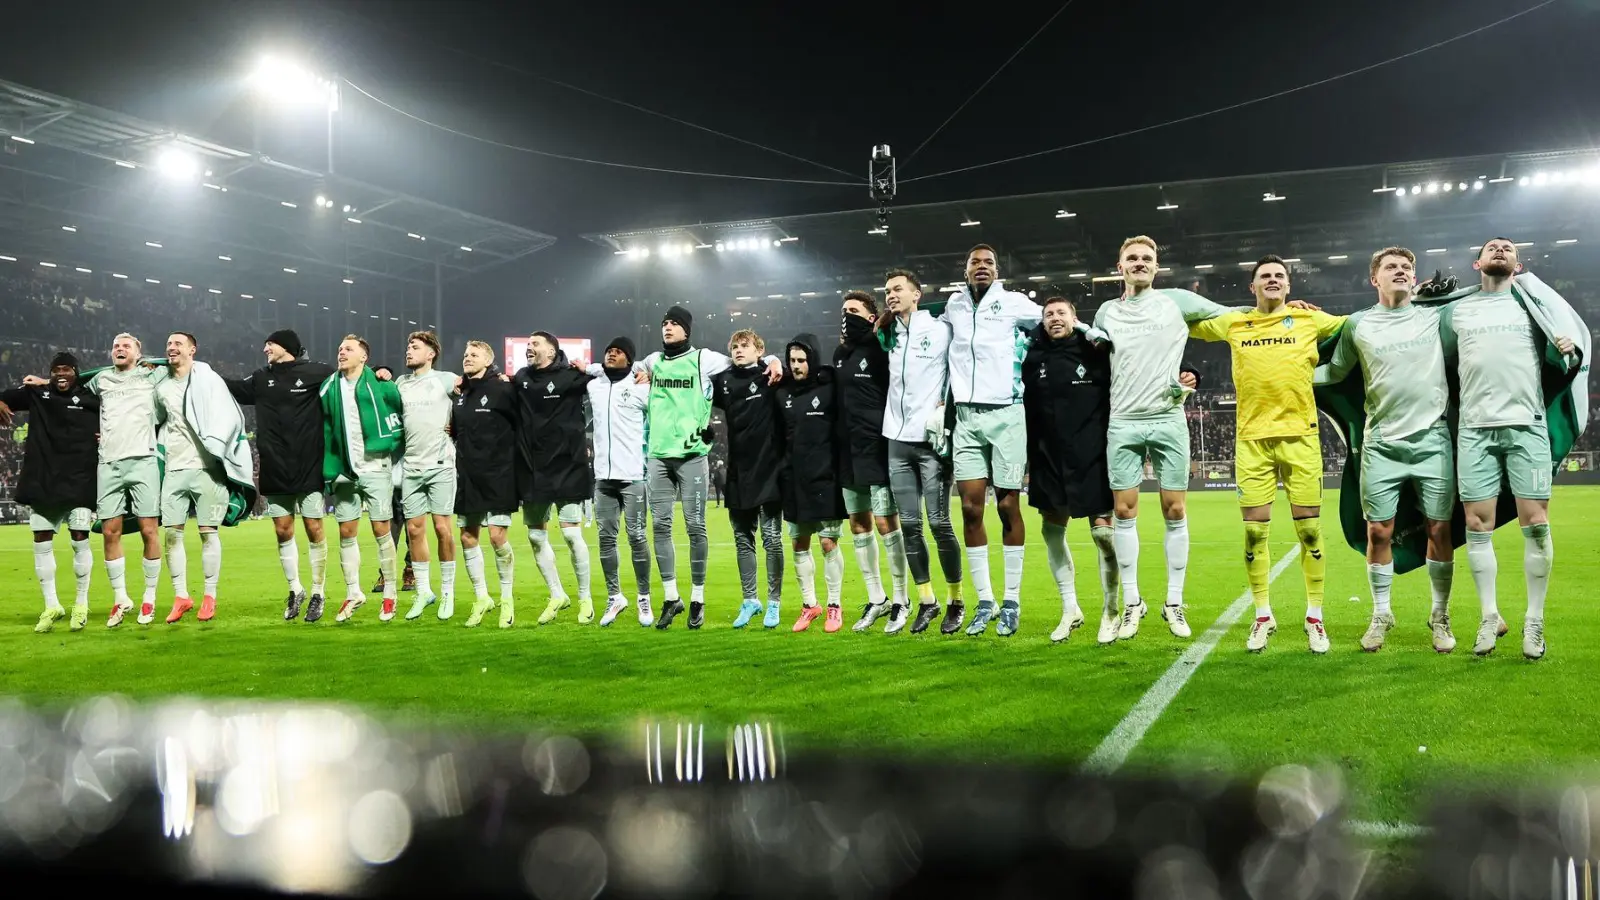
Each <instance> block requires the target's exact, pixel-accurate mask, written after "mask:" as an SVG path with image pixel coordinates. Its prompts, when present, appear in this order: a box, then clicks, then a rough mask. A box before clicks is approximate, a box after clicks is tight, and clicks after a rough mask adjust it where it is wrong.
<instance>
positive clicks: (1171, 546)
mask: <svg viewBox="0 0 1600 900" xmlns="http://www.w3.org/2000/svg"><path fill="white" fill-rule="evenodd" d="M1162 543H1163V544H1164V545H1165V548H1166V551H1167V605H1168V606H1182V605H1183V579H1184V576H1185V575H1186V574H1188V571H1189V520H1188V519H1168V520H1167V536H1166V538H1165V539H1164V540H1163V541H1162Z"/></svg>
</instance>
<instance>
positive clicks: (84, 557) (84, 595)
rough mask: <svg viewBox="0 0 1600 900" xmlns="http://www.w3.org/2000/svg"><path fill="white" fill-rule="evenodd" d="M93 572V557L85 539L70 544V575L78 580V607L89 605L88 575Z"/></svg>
mask: <svg viewBox="0 0 1600 900" xmlns="http://www.w3.org/2000/svg"><path fill="white" fill-rule="evenodd" d="M93 571H94V555H93V554H91V553H90V552H89V541H88V540H87V539H85V540H81V541H73V542H72V574H73V575H75V576H77V579H78V605H79V606H86V605H87V604H88V603H89V574H90V573H91V572H93Z"/></svg>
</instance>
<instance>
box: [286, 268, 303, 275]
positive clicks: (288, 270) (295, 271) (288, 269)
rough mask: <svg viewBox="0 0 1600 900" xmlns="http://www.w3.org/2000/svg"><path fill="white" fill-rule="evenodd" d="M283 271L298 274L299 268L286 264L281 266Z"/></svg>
mask: <svg viewBox="0 0 1600 900" xmlns="http://www.w3.org/2000/svg"><path fill="white" fill-rule="evenodd" d="M283 271H284V272H287V273H288V274H290V275H299V274H300V270H299V269H291V268H289V267H288V266H284V267H283Z"/></svg>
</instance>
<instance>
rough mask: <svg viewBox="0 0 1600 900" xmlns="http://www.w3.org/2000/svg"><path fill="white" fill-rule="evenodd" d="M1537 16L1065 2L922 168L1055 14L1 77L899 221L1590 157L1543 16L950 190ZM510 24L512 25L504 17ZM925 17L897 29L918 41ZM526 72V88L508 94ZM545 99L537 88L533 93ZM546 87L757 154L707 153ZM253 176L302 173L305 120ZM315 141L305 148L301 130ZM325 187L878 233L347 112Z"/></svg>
mask: <svg viewBox="0 0 1600 900" xmlns="http://www.w3.org/2000/svg"><path fill="white" fill-rule="evenodd" d="M1537 2H1538V0H1517V2H1486V0H1405V2H1394V0H1389V2H1365V0H1352V2H1344V3H1339V4H1321V3H1300V2H1283V3H1280V4H1278V5H1277V8H1276V9H1273V8H1272V6H1270V5H1268V4H1260V3H1253V4H1233V3H1176V2H1174V3H1138V4H1134V3H1108V2H1106V0H1074V2H1073V3H1072V4H1071V5H1070V6H1069V7H1068V8H1067V9H1066V10H1065V12H1063V13H1062V14H1061V15H1060V16H1059V17H1058V18H1056V19H1055V21H1054V23H1053V24H1052V25H1051V26H1050V27H1049V28H1048V29H1047V30H1046V31H1044V32H1043V33H1042V34H1041V35H1040V36H1039V37H1038V39H1037V40H1035V41H1034V42H1033V43H1032V44H1031V45H1030V46H1029V47H1028V48H1027V49H1026V50H1025V51H1024V52H1022V53H1021V55H1020V56H1018V57H1017V58H1016V59H1015V60H1014V61H1013V62H1012V63H1011V64H1010V65H1009V66H1008V67H1007V68H1006V69H1005V70H1004V71H1003V72H1002V73H1001V74H1000V75H999V76H998V77H997V78H995V79H994V80H993V82H992V83H991V84H989V86H988V87H987V88H986V89H985V90H984V91H983V92H982V93H980V94H979V95H978V96H977V97H976V98H975V99H974V100H973V101H972V102H971V104H970V105H968V106H967V107H966V108H965V110H963V111H962V112H961V114H960V115H959V116H958V117H957V118H956V119H955V120H954V121H953V122H951V123H950V125H948V126H947V127H945V128H944V130H943V131H942V132H940V133H939V134H938V135H937V137H935V138H934V139H933V140H932V141H931V142H930V143H929V144H928V145H927V146H926V148H925V149H924V150H922V151H921V152H920V153H919V154H917V155H916V156H915V158H913V159H909V160H908V159H907V157H908V156H909V155H910V154H911V152H912V150H913V149H914V148H915V147H916V146H917V145H919V144H921V143H922V142H923V141H924V140H925V139H926V138H927V137H928V136H929V134H930V133H931V132H933V130H934V129H935V128H936V126H938V125H939V123H940V122H941V121H943V120H944V119H945V117H946V116H948V115H949V114H950V113H951V112H952V111H953V110H955V109H956V107H957V106H958V105H959V104H960V103H961V102H962V101H963V100H964V99H966V98H967V96H968V95H969V94H971V93H972V91H973V90H974V89H975V88H976V87H977V86H978V85H979V84H981V83H982V82H983V81H984V80H985V79H986V78H988V77H989V76H990V75H991V74H993V73H994V72H995V70H996V69H997V68H999V67H1000V65H1001V63H1003V62H1004V61H1005V59H1006V57H1008V56H1009V55H1011V54H1012V53H1013V51H1015V50H1016V49H1017V48H1018V47H1019V46H1020V45H1021V44H1022V43H1023V41H1025V40H1026V39H1027V38H1028V36H1029V35H1031V34H1033V33H1034V31H1035V30H1036V29H1038V28H1039V26H1040V25H1042V24H1043V23H1044V22H1045V20H1047V19H1049V18H1050V16H1051V15H1052V14H1054V13H1055V12H1056V11H1057V10H1058V9H1059V4H1058V3H1056V2H1055V0H1039V2H1035V3H1011V2H986V3H981V4H955V3H931V2H924V3H918V4H904V3H903V4H889V3H882V4H873V3H850V4H831V3H820V2H807V3H781V4H763V3H753V2H742V3H707V2H695V3H686V4H665V3H634V4H620V3H606V2H589V3H550V2H529V3H520V4H513V3H510V2H505V3H474V2H466V0H456V2H426V3H425V2H415V3H413V2H325V3H300V2H292V0H276V2H256V0H223V2H218V0H210V2H188V0H164V2H159V3H121V4H106V3H78V2H63V0H55V2H50V3H43V2H39V3H33V4H29V5H28V6H27V8H26V11H25V12H24V11H23V10H22V9H20V6H21V5H20V4H13V9H12V10H11V11H10V12H9V13H8V15H7V22H6V53H5V54H4V55H3V56H0V77H4V78H7V79H9V80H12V81H17V82H21V83H23V84H26V85H30V86H33V87H38V88H41V89H44V90H47V91H51V92H54V93H59V94H64V95H66V96H68V97H71V98H74V99H78V100H84V101H87V102H90V103H95V104H98V105H102V106H107V107H110V108H113V109H117V110H121V111H124V112H127V113H130V114H133V115H137V116H141V117H145V118H149V119H154V120H157V121H161V122H166V123H171V124H173V125H174V126H176V127H178V128H180V129H183V130H186V131H190V132H192V133H196V134H200V135H203V136H210V137H215V138H218V139H221V140H223V141H225V142H233V143H239V144H248V141H249V137H248V136H249V134H250V121H251V119H250V116H251V114H250V112H249V110H250V109H252V108H253V104H252V103H250V102H249V101H248V98H249V94H248V92H247V91H246V88H245V86H244V84H243V76H244V75H245V74H246V73H247V72H248V70H249V69H250V68H251V66H252V64H253V62H254V60H255V59H256V57H257V56H258V55H259V54H260V53H261V52H262V51H263V50H277V51H280V52H282V53H284V54H285V55H292V56H295V57H298V58H299V59H302V60H304V61H305V62H306V63H307V64H309V65H310V66H311V67H312V68H314V69H317V70H319V71H320V72H324V73H331V72H337V73H338V74H339V75H341V76H343V77H345V78H348V79H349V80H350V81H352V82H354V83H356V84H358V85H360V86H361V87H363V88H365V89H367V90H369V91H371V92H372V93H373V94H375V95H377V96H378V97H380V98H382V99H383V100H385V101H387V102H389V103H391V104H394V105H395V106H399V107H401V108H404V109H406V110H408V111H410V112H412V113H414V114H416V115H418V116H422V117H424V118H428V119H432V120H434V121H436V122H439V123H441V124H444V125H448V126H450V127H452V128H456V129H459V130H462V131H468V132H472V133H474V134H477V135H481V136H483V137H487V138H492V139H495V140H499V141H503V142H506V143H512V144H520V145H524V146H531V147H534V148H537V149H541V150H547V151H550V152H554V153H562V154H568V155H573V156H582V157H590V158H596V159H604V160H610V161H615V162H623V163H629V164H635V165H647V166H656V167H664V168H677V169H694V170H703V171H714V172H721V173H732V174H742V175H757V176H764V177H769V178H787V179H818V180H823V181H834V180H844V179H845V178H846V176H844V175H840V174H839V173H838V172H835V171H831V170H830V169H838V170H843V171H845V172H848V173H850V174H849V177H850V178H851V179H853V180H858V181H864V175H865V168H866V163H867V158H868V153H869V151H870V148H871V147H872V145H874V144H878V143H888V144H890V145H892V146H893V148H894V150H895V153H896V155H897V156H898V157H899V159H900V161H901V167H900V177H901V180H902V186H901V202H904V203H914V202H926V201H933V200H952V199H960V198H965V197H972V196H993V195H998V194H1010V193H1022V192H1030V191H1042V190H1054V189H1063V188H1073V187H1088V186H1096V185H1108V184H1119V183H1140V182H1150V181H1160V180H1166V181H1170V180H1178V179H1183V178H1197V177H1207V176H1219V175H1230V174H1243V173H1248V172H1265V171H1281V170H1291V169H1304V168H1316V167H1325V166H1339V165H1351V164H1357V163H1372V162H1385V161H1402V160H1408V159H1417V158H1426V157H1436V156H1450V155H1464V154H1476V153H1494V152H1502V151H1517V150H1536V149H1550V148H1557V147H1573V146H1592V145H1594V144H1595V143H1596V132H1597V130H1600V52H1596V45H1597V44H1600V0H1556V2H1554V3H1552V4H1550V5H1548V6H1546V7H1544V8H1542V9H1539V10H1538V11H1536V12H1533V13H1530V14H1528V15H1526V16H1524V17H1522V18H1519V19H1517V20H1516V21H1513V22H1511V23H1509V24H1505V25H1502V26H1499V27H1498V28H1495V29H1491V30H1489V31H1486V32H1483V33H1480V34H1478V35H1476V36H1474V37H1471V38H1468V39H1465V40H1462V41H1458V42H1456V43H1454V44H1452V45H1450V46H1447V47H1444V48H1441V49H1438V50H1433V51H1431V52H1428V53H1425V54H1421V55H1419V56H1416V57H1413V58H1411V59H1407V60H1403V61H1401V62H1397V63H1394V64H1392V65H1388V66H1384V67H1381V68H1378V69H1376V70H1374V71H1371V72H1367V73H1364V74H1360V75H1356V76H1353V77H1350V78H1346V79H1343V80H1340V81H1337V82H1334V83H1332V84H1328V85H1325V86H1322V87H1316V88H1312V89H1310V90H1306V91H1302V92H1299V93H1296V94H1293V95H1290V96H1288V97H1285V98H1282V99H1280V100H1276V101H1271V102H1267V103H1261V104H1257V105H1254V106H1248V107H1246V108H1243V109H1238V110H1234V111H1232V112H1227V113H1223V114H1219V115H1214V116H1209V117H1205V118H1200V119H1198V120H1196V121H1191V122H1188V123H1186V124H1180V125H1174V126H1172V127H1166V128H1159V129H1155V130H1152V131H1148V132H1146V133H1143V134H1140V135H1137V136H1133V137H1126V138H1120V139H1116V140H1110V141H1105V142H1102V143H1099V144H1096V145H1093V146H1089V147H1084V148H1081V149H1076V150H1070V151H1066V152H1060V153H1053V154H1049V155H1046V156H1042V157H1039V158H1036V159H1033V160H1030V161H1028V162H1023V163H1016V164H1010V165H1003V166H996V167H991V168H985V169H980V170H976V171H971V172H965V173H962V174H956V175H950V176H945V177H934V178H928V179H926V180H922V181H914V180H911V179H915V178H917V177H918V176H928V175H937V174H938V173H941V172H944V171H946V170H949V169H952V168H958V167H963V166H969V165H974V164H977V163H982V162H986V161H990V160H994V159H999V158H1003V157H1008V156H1013V155H1017V154H1022V153H1029V152H1033V151H1038V150H1044V149H1048V148H1050V147H1053V146H1059V145H1064V144H1069V143H1076V142H1080V141H1085V140H1090V139H1093V138H1097V137H1101V136H1104V135H1110V134H1114V133H1116V132H1119V131H1124V130H1128V129H1133V128H1139V127H1143V126H1149V125H1155V124H1158V123H1161V122H1164V121H1167V120H1170V119H1175V118H1178V117H1182V116H1189V115H1193V114H1195V113H1199V112H1204V111H1206V110H1209V109H1214V108H1217V107H1221V106H1226V105H1228V104H1232V103H1237V102H1240V101H1245V100H1249V99H1251V98H1254V97H1259V96H1262V95H1265V94H1269V93H1272V92H1274V91H1280V90H1285V89H1289V88H1293V87H1296V86H1298V85H1302V84H1305V83H1308V82H1312V81H1315V80H1317V79H1321V78H1326V77H1329V76H1334V75H1338V74H1340V73H1342V72H1346V71H1349V70H1352V69H1356V68H1358V67H1361V66H1366V65H1370V64H1373V63H1378V62H1381V61H1383V60H1385V59H1389V58H1390V57H1393V56H1396V55H1398V54H1402V53H1406V52H1408V51H1410V50H1413V49H1416V48H1418V47H1422V46H1426V45H1428V44H1430V43H1433V42H1435V41H1439V40H1443V39H1445V38H1449V37H1451V36H1453V35H1456V34H1459V33H1461V32H1463V31H1467V30H1469V29H1472V28H1476V27H1478V26H1482V25H1486V24H1488V23H1490V22H1493V21H1495V20H1496V19H1499V18H1502V17H1505V16H1508V15H1511V14H1513V13H1516V12H1518V11H1520V10H1523V9H1526V8H1528V7H1531V6H1534V5H1536V3H1537ZM524 9H526V10H529V11H527V12H523V11H521V10H524ZM912 9H915V10H916V12H915V13H911V12H909V11H910V10H912ZM519 69H520V70H522V71H520V72H519V71H517V70H519ZM541 76H543V77H541ZM550 78H554V79H560V80H563V81H566V82H568V83H570V84H572V85H575V86H578V87H581V88H584V89H586V90H589V91H594V92H598V93H601V94H605V95H607V96H610V97H614V98H617V99H620V100H625V101H628V102H630V103H634V104H638V105H640V106H643V107H647V108H649V109H652V110H655V111H658V112H661V113H666V114H669V115H673V116H677V117H681V118H683V119H686V120H689V121H692V122H694V123H697V124H700V125H703V126H705V127H707V128H712V129H717V130H721V131H725V132H728V133H731V134H733V135H736V136H738V137H741V138H744V139H746V140H749V141H753V142H756V143H760V144H765V145H767V146H769V147H772V148H776V149H778V150H781V151H784V152H785V153H788V154H793V155H794V156H798V157H803V158H805V159H807V160H811V161H813V162H814V163H816V164H817V165H814V164H811V163H807V162H799V161H796V160H794V159H790V158H786V157H784V156H780V155H778V154H775V153H770V152H767V151H765V150H761V149H757V148H755V147H751V146H747V145H743V144H740V143H736V142H734V141H731V140H726V139H723V138H719V137H715V136H711V135H708V134H705V133H703V132H700V131H696V130H693V129H691V128H687V127H684V126H682V125H678V124H675V123H672V122H669V121H666V120H664V119H662V118H658V117H654V116H650V115H647V114H644V113H641V112H637V111H634V110H631V109H627V108H624V107H622V106H619V105H616V104H613V103H608V102H606V101H604V100H600V99H597V98H595V97H593V96H587V95H585V94H582V93H579V92H577V91H574V90H570V89H566V88H563V87H560V86H557V85H555V84H553V83H551V82H550V81H549V80H547V79H550ZM274 115H276V116H278V117H277V118H273V119H271V120H270V121H266V122H265V123H264V125H263V132H264V133H265V134H266V135H267V137H266V139H265V140H264V141H263V148H264V149H265V150H267V151H268V152H270V153H271V154H272V155H275V156H279V157H282V158H285V159H288V160H290V161H295V162H302V163H305V164H307V165H309V166H313V167H317V166H320V165H322V154H323V152H324V151H323V143H322V140H321V133H322V126H321V125H320V124H319V123H318V122H317V121H316V120H315V117H314V116H312V117H306V116H304V115H302V116H301V117H300V118H299V119H295V118H294V117H293V116H282V115H280V114H274ZM307 118H310V119H311V121H306V119H307ZM336 130H337V135H336V167H337V168H338V170H339V171H340V172H341V173H342V174H347V175H350V176H353V177H357V178H360V179H363V180H367V181H371V182H374V183H377V184H380V185H384V186H388V187H392V188H395V189H398V190H403V191H406V192H408V193H413V194H418V195H421V196H424V197H427V198H429V199H434V200H438V201H440V202H443V203H447V204H450V205H455V206H460V207H463V208H465V209H468V210H471V211H473V212H477V213H481V214H483V215H488V216H492V217H495V218H501V219H505V220H508V221H512V222H515V223H517V224H521V225H525V226H529V227H532V228H536V229H539V230H541V231H545V232H548V233H551V234H554V235H556V236H558V237H559V238H561V239H562V241H561V243H558V244H557V245H556V247H555V248H554V249H552V250H550V251H546V252H545V253H544V254H540V256H546V255H547V254H548V255H549V257H548V258H547V259H546V260H544V261H542V262H541V263H540V264H541V265H551V264H555V263H556V262H557V260H559V259H560V257H562V256H565V255H568V254H572V253H576V252H578V251H579V248H578V246H577V245H578V244H579V243H580V242H579V241H578V240H577V235H579V234H580V233H582V232H585V231H592V230H601V229H620V228H627V227H638V226H647V225H665V224H673V223H679V222H686V221H689V222H692V221H714V220H719V219H725V218H734V217H744V216H752V217H753V216H768V215H777V214H795V213H805V212H817V211H824V210H832V209H841V208H850V207H865V206H869V205H871V203H870V200H869V199H868V198H867V196H866V191H865V187H864V185H862V184H852V185H847V186H838V185H805V184H788V183H775V182H754V181H736V180H726V179H711V178H700V177H692V176H685V175H668V174H657V173H645V172H633V171H625V170H621V169H615V168H605V167H600V166H593V165H585V164H580V163H573V162H566V161H558V160H552V159H548V158H542V157H538V156H534V155H530V154H526V153H520V152H516V151H511V150H506V149H500V148H495V147H490V146H487V145H484V144H480V143H477V142H474V141H471V140H469V139H465V138H461V137H456V136H451V135H447V134H443V133H441V132H438V131H435V130H433V129H430V128H427V127H425V126H422V125H420V124H417V123H416V122H413V121H410V120H408V119H405V118H403V117H401V116H399V115H397V114H395V113H393V112H391V111H389V110H386V109H384V108H383V107H381V106H379V105H378V104H376V103H374V102H372V101H371V100H369V99H367V98H366V97H362V96H360V95H359V94H357V93H356V92H354V91H351V90H349V89H346V91H345V94H344V108H343V109H342V110H341V112H340V114H339V117H338V121H337V124H336Z"/></svg>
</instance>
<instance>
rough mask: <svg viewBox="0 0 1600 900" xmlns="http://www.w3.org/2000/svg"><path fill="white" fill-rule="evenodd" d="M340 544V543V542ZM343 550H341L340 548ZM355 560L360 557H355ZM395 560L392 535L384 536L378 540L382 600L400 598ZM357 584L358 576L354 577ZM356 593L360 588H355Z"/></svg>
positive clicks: (398, 575) (397, 567)
mask: <svg viewBox="0 0 1600 900" xmlns="http://www.w3.org/2000/svg"><path fill="white" fill-rule="evenodd" d="M341 543H342V542H341ZM340 549H341V550H343V548H340ZM356 559H357V560H359V559H360V557H359V556H358V557H356ZM395 563H396V560H395V550H394V535H393V534H386V535H384V536H383V537H380V538H378V574H379V575H382V576H383V599H385V600H394V599H396V598H398V597H399V596H400V572H399V566H397V565H396V564H395ZM356 577H357V579H358V581H356V582H352V583H353V584H359V583H360V582H359V578H360V574H359V573H357V575H356ZM356 590H357V591H360V590H361V588H359V587H357V588H356Z"/></svg>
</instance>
